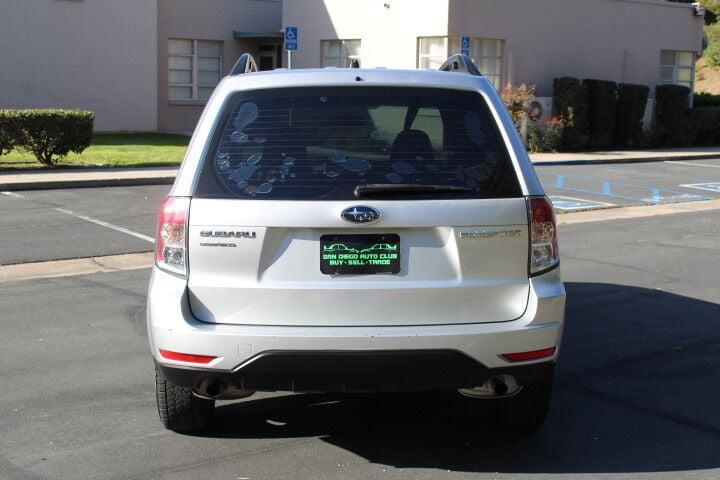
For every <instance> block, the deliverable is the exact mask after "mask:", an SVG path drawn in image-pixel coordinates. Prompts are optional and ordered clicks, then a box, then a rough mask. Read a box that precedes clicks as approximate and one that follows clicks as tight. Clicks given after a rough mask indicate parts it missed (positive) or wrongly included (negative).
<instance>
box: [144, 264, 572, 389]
mask: <svg viewBox="0 0 720 480" xmlns="http://www.w3.org/2000/svg"><path fill="white" fill-rule="evenodd" d="M530 283H531V288H530V295H529V301H528V306H527V309H526V311H525V313H524V314H523V315H522V316H521V317H520V318H518V319H516V320H512V321H508V322H498V323H478V324H459V325H427V326H393V327H378V326H373V327H320V326H318V327H290V326H256V325H247V326H241V325H218V324H210V323H204V322H200V321H198V320H197V319H196V318H195V317H194V316H193V314H192V312H191V311H190V307H189V302H188V299H187V293H186V283H185V280H184V279H181V278H178V277H175V276H173V275H170V274H167V273H165V272H163V271H161V270H158V269H157V268H154V269H153V274H152V278H151V281H150V289H149V293H148V310H147V313H148V337H149V340H150V346H151V351H152V354H153V357H154V359H155V363H156V365H157V366H158V369H159V371H160V372H161V373H162V374H163V375H166V376H167V378H168V379H169V380H171V381H173V383H176V382H175V380H180V379H181V378H188V379H189V380H182V382H180V381H178V382H177V383H178V384H180V385H186V384H187V382H190V383H193V382H195V381H197V380H198V378H199V377H203V378H205V377H208V375H211V374H212V375H217V376H219V377H223V378H224V379H225V380H228V381H232V383H233V384H237V382H238V381H239V382H240V383H241V384H242V383H243V382H245V383H246V386H245V387H244V388H248V389H251V388H250V384H249V383H247V382H249V381H252V382H256V383H259V380H260V379H261V377H264V378H266V379H267V378H268V375H270V374H271V373H278V374H279V375H284V377H278V378H276V379H274V380H273V381H272V382H270V383H271V384H272V385H268V388H254V389H256V390H277V389H285V388H288V389H289V390H293V389H294V390H297V388H293V383H292V382H293V378H295V379H296V380H297V379H301V377H303V378H304V377H305V375H304V374H302V371H300V372H293V371H292V369H291V366H292V365H293V361H294V362H297V361H299V359H301V357H299V356H298V355H305V354H310V355H309V356H308V357H307V358H315V359H317V358H322V359H323V361H317V360H309V362H310V364H311V365H314V369H315V371H317V372H318V375H316V376H317V377H319V378H325V379H330V380H332V381H330V382H329V383H330V384H333V382H335V384H337V383H338V382H342V381H343V380H342V377H343V375H341V374H340V373H342V372H346V373H347V372H348V371H349V369H350V370H351V369H352V368H351V367H352V362H350V363H349V364H348V363H345V367H343V368H341V369H340V371H339V372H340V373H338V372H335V373H334V374H333V372H332V371H330V372H328V371H323V370H322V368H321V367H322V365H323V364H324V363H325V364H328V363H330V364H332V363H334V364H336V365H339V366H341V367H342V365H343V362H348V360H347V359H348V358H351V357H353V356H355V355H360V356H363V355H364V356H365V358H366V359H367V358H375V359H374V360H369V361H370V362H371V363H372V362H375V367H374V368H371V369H370V372H382V371H384V370H385V371H392V369H390V368H389V366H388V365H387V364H384V363H383V362H380V363H377V362H378V360H377V358H378V355H374V353H375V354H377V353H380V356H382V355H385V356H387V355H391V356H392V354H395V353H397V352H400V353H402V355H400V356H399V357H400V358H402V357H406V358H414V359H415V360H417V361H419V362H421V363H422V365H423V366H422V368H417V370H416V371H415V373H416V374H418V375H419V376H424V377H425V379H424V380H423V379H421V380H422V381H420V382H419V383H418V386H419V387H423V385H426V387H423V388H421V389H424V388H427V387H431V386H433V385H437V386H436V387H432V388H442V387H443V385H447V386H452V387H453V388H456V387H457V383H458V381H456V380H457V379H456V380H452V381H449V382H447V381H446V380H445V379H444V378H445V377H448V376H450V377H451V376H452V375H449V374H451V373H462V375H465V374H466V373H468V376H467V377H463V378H462V379H461V380H462V381H460V382H459V383H462V384H464V383H467V380H469V379H472V380H473V382H477V381H479V380H481V379H483V378H487V377H488V376H491V375H492V373H494V372H497V371H498V370H497V369H506V368H513V369H516V368H517V367H525V366H528V365H533V364H535V365H538V364H544V363H552V362H555V361H556V360H557V355H558V352H559V349H560V342H561V337H562V329H563V322H564V316H565V290H564V288H563V285H562V282H561V280H560V272H559V269H554V270H552V271H550V272H548V273H546V274H544V275H541V276H538V277H534V278H532V279H531V280H530ZM450 313H451V312H450ZM450 316H451V315H450ZM548 347H558V350H557V351H556V353H555V355H554V356H552V357H548V358H543V359H541V360H537V361H534V362H523V363H517V364H511V363H509V362H508V361H506V360H505V359H504V358H502V357H501V355H503V354H506V353H515V352H528V351H535V350H542V349H545V348H548ZM160 349H163V350H170V351H174V352H183V353H191V354H197V355H211V356H215V357H218V358H216V359H215V360H213V361H212V362H210V363H209V364H207V365H203V366H202V369H198V368H197V365H193V364H189V363H185V362H179V361H170V360H167V359H165V358H163V357H162V356H160V353H159V350H160ZM271 352H272V353H273V355H269V353H271ZM278 352H280V353H282V354H283V360H282V362H281V363H280V364H278V363H274V367H273V368H272V369H270V370H267V368H264V369H258V368H259V367H260V366H263V365H265V366H266V365H267V364H268V360H267V359H268V358H275V359H277V358H279V357H278V356H277V353H278ZM431 352H440V353H443V355H444V356H442V355H441V356H435V357H433V354H431ZM448 353H450V354H452V355H449V356H448V355H447V354H448ZM338 354H342V355H340V357H344V358H341V359H339V358H340V357H338V356H337V355H338ZM455 354H457V355H459V356H460V357H454V358H455V359H453V358H451V357H453V356H454V355H455ZM323 355H331V357H327V356H323ZM367 355H370V356H369V357H368V356H367ZM287 356H289V358H294V360H293V361H288V360H286V359H285V357H287ZM293 356H294V357H293ZM263 358H264V359H265V360H262V361H259V359H263ZM433 358H434V359H435V360H434V361H433ZM458 358H460V359H461V360H463V361H459V360H458ZM466 360H467V361H470V362H471V363H467V361H466ZM275 361H276V360H273V361H270V363H269V364H273V362H275ZM393 361H398V360H393ZM399 361H400V362H401V363H402V362H403V360H399ZM313 362H314V363H313ZM254 363H256V364H257V365H255V367H253V368H252V369H250V370H247V369H246V368H247V367H248V366H250V365H253V364H254ZM360 363H361V364H362V363H363V361H361V362H360ZM365 363H367V360H366V361H365ZM461 365H462V368H461ZM258 372H260V373H262V375H260V374H259V373H258ZM488 372H490V373H488ZM412 373H413V371H412V370H411V371H410V372H406V371H405V372H402V375H400V376H401V377H403V376H404V377H407V376H408V375H409V374H412ZM250 374H252V375H250ZM361 377H363V375H361ZM367 377H368V376H367V372H365V374H364V377H363V378H360V379H359V380H362V381H361V382H359V383H358V384H362V382H367V381H368V379H367ZM370 377H372V375H370ZM386 377H387V378H384V379H383V378H381V379H378V380H377V381H381V382H386V383H387V382H389V383H392V382H394V381H395V380H393V375H389V376H386ZM395 377H397V375H395ZM461 377H462V376H461ZM348 378H350V377H348ZM173 379H175V380H173ZM370 380H372V378H370ZM303 381H304V380H303ZM372 381H375V380H372ZM414 383H417V382H414ZM480 384H482V382H480ZM477 385H478V384H477V383H476V385H473V386H477ZM187 386H194V385H187ZM238 387H239V388H240V385H239V386H238ZM280 387H282V388H280ZM353 388H354V387H353ZM413 389H415V388H413ZM311 390H312V388H310V390H307V391H311ZM339 390H340V391H343V389H342V388H341V389H339ZM345 390H347V388H345ZM361 390H362V389H361ZM322 391H327V388H325V389H322Z"/></svg>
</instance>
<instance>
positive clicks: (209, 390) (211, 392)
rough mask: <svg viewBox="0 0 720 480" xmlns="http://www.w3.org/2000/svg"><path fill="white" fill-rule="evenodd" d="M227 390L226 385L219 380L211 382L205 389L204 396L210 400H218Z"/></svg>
mask: <svg viewBox="0 0 720 480" xmlns="http://www.w3.org/2000/svg"><path fill="white" fill-rule="evenodd" d="M225 390H227V385H225V383H224V382H221V381H220V380H211V381H210V382H209V383H208V384H207V387H205V394H206V395H207V396H208V397H210V398H218V397H219V396H220V395H222V394H223V392H225Z"/></svg>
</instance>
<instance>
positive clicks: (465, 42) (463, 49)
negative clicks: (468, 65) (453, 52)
mask: <svg viewBox="0 0 720 480" xmlns="http://www.w3.org/2000/svg"><path fill="white" fill-rule="evenodd" d="M460 53H462V54H463V55H467V56H470V37H462V39H461V41H460Z"/></svg>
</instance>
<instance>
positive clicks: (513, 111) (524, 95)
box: [502, 84, 535, 130]
mask: <svg viewBox="0 0 720 480" xmlns="http://www.w3.org/2000/svg"><path fill="white" fill-rule="evenodd" d="M534 97H535V85H525V84H523V85H520V86H519V87H514V86H512V85H508V86H506V87H505V88H503V90H502V99H503V103H505V106H506V107H507V109H508V112H510V116H511V117H512V119H513V122H514V123H515V126H516V127H517V128H518V130H520V126H521V125H522V119H523V116H524V115H525V114H526V113H528V110H529V108H530V101H531V100H532V99H533V98H534Z"/></svg>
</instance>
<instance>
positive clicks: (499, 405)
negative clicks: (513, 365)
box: [489, 368, 553, 433]
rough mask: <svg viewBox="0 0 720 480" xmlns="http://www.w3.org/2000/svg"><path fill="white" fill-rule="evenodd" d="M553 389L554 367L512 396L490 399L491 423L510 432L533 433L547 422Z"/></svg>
mask: <svg viewBox="0 0 720 480" xmlns="http://www.w3.org/2000/svg"><path fill="white" fill-rule="evenodd" d="M552 390H553V370H552V368H550V369H548V371H547V372H546V373H545V374H544V375H543V376H542V378H540V379H538V380H536V381H534V382H531V383H526V384H524V385H523V387H522V389H521V390H520V391H519V392H518V393H517V394H515V395H513V396H512V397H508V398H501V399H497V400H489V403H490V405H489V406H490V409H491V412H490V413H491V417H490V419H491V420H490V421H491V424H492V425H493V426H495V427H497V428H499V429H501V430H506V431H510V432H524V433H532V432H535V431H537V430H539V429H540V427H542V426H543V423H545V419H546V418H547V415H548V412H549V411H550V400H551V398H552Z"/></svg>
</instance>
